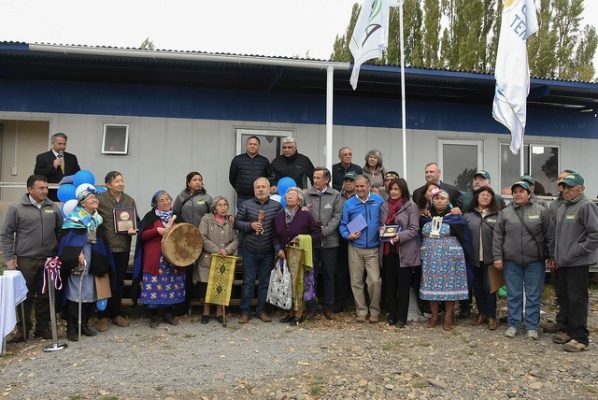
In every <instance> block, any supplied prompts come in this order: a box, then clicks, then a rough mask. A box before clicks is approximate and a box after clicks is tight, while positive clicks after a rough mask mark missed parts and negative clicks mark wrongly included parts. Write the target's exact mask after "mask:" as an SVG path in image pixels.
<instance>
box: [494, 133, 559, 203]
mask: <svg viewBox="0 0 598 400" xmlns="http://www.w3.org/2000/svg"><path fill="white" fill-rule="evenodd" d="M522 151H523V170H524V175H531V176H533V177H534V178H535V179H536V187H535V189H534V191H535V192H536V194H538V195H546V196H556V193H557V187H556V186H557V185H556V181H557V178H558V175H559V171H560V168H559V148H558V146H551V145H543V144H526V145H524V147H523V150H522ZM519 157H520V156H519V154H513V153H511V150H509V144H508V143H501V145H500V184H501V187H502V188H503V190H505V191H509V189H510V185H511V184H512V183H513V182H515V181H517V180H518V179H519V177H520V176H521V174H520V166H519V163H520V162H519Z"/></svg>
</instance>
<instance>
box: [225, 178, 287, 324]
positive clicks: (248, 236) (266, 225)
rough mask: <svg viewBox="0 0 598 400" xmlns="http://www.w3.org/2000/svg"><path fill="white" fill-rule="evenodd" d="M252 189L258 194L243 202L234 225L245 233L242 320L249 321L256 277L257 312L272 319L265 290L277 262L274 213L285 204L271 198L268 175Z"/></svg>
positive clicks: (254, 183) (255, 182)
mask: <svg viewBox="0 0 598 400" xmlns="http://www.w3.org/2000/svg"><path fill="white" fill-rule="evenodd" d="M253 191H254V193H255V197H254V198H253V199H249V200H245V201H244V202H243V203H242V204H241V207H240V208H239V210H238V211H237V218H236V220H235V227H236V228H237V229H238V230H240V231H242V232H243V233H244V234H245V239H244V241H243V250H244V251H243V289H242V294H241V316H240V317H239V323H240V324H245V323H247V322H249V319H250V312H251V300H252V299H253V292H254V286H255V278H256V277H257V278H258V282H259V283H258V285H259V286H258V295H257V309H256V312H255V315H256V316H257V317H258V318H259V319H260V320H262V321H263V322H270V321H272V317H270V315H268V313H267V311H266V294H267V292H268V284H269V280H270V271H271V270H272V266H273V265H274V244H273V242H272V226H273V225H274V217H275V216H276V214H278V212H279V211H280V210H282V206H281V205H280V204H279V203H277V202H275V201H274V200H270V183H269V181H268V179H267V178H263V177H262V178H257V179H256V180H255V181H254V182H253Z"/></svg>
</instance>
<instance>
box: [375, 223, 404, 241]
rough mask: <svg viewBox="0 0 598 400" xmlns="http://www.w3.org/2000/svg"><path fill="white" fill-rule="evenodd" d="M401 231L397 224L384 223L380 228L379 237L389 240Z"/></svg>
mask: <svg viewBox="0 0 598 400" xmlns="http://www.w3.org/2000/svg"><path fill="white" fill-rule="evenodd" d="M400 231H401V228H400V227H399V225H384V226H383V227H382V228H380V239H382V240H390V239H392V238H393V237H395V236H396V235H397V233H399V232H400Z"/></svg>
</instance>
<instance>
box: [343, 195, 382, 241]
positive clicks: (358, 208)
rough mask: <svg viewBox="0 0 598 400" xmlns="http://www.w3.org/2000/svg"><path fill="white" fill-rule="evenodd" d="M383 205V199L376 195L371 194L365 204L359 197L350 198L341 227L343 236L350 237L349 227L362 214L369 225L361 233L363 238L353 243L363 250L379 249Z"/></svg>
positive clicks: (345, 207) (344, 209)
mask: <svg viewBox="0 0 598 400" xmlns="http://www.w3.org/2000/svg"><path fill="white" fill-rule="evenodd" d="M383 203H384V200H383V199H382V197H380V196H378V195H377V194H376V193H370V195H369V197H368V199H367V200H366V201H365V202H363V201H361V200H360V199H359V197H357V195H355V196H353V197H351V198H349V199H348V200H347V201H346V202H345V205H344V206H343V216H342V218H341V223H340V225H339V232H340V234H341V236H342V237H343V238H344V239H347V238H348V237H349V235H350V234H351V232H349V229H347V225H348V224H349V222H351V221H353V219H355V218H356V217H357V215H358V214H362V215H363V217H364V218H365V221H366V222H367V224H368V225H367V227H365V228H364V229H363V230H362V231H361V236H360V237H358V238H357V239H355V240H353V241H352V242H351V243H352V244H353V246H355V247H359V248H361V249H372V248H377V247H378V246H379V245H380V239H379V232H378V228H379V227H380V206H381V205H382V204H383Z"/></svg>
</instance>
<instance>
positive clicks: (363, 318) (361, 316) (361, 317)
mask: <svg viewBox="0 0 598 400" xmlns="http://www.w3.org/2000/svg"><path fill="white" fill-rule="evenodd" d="M355 322H358V323H360V324H361V323H363V322H365V315H358V316H356V317H355Z"/></svg>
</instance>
